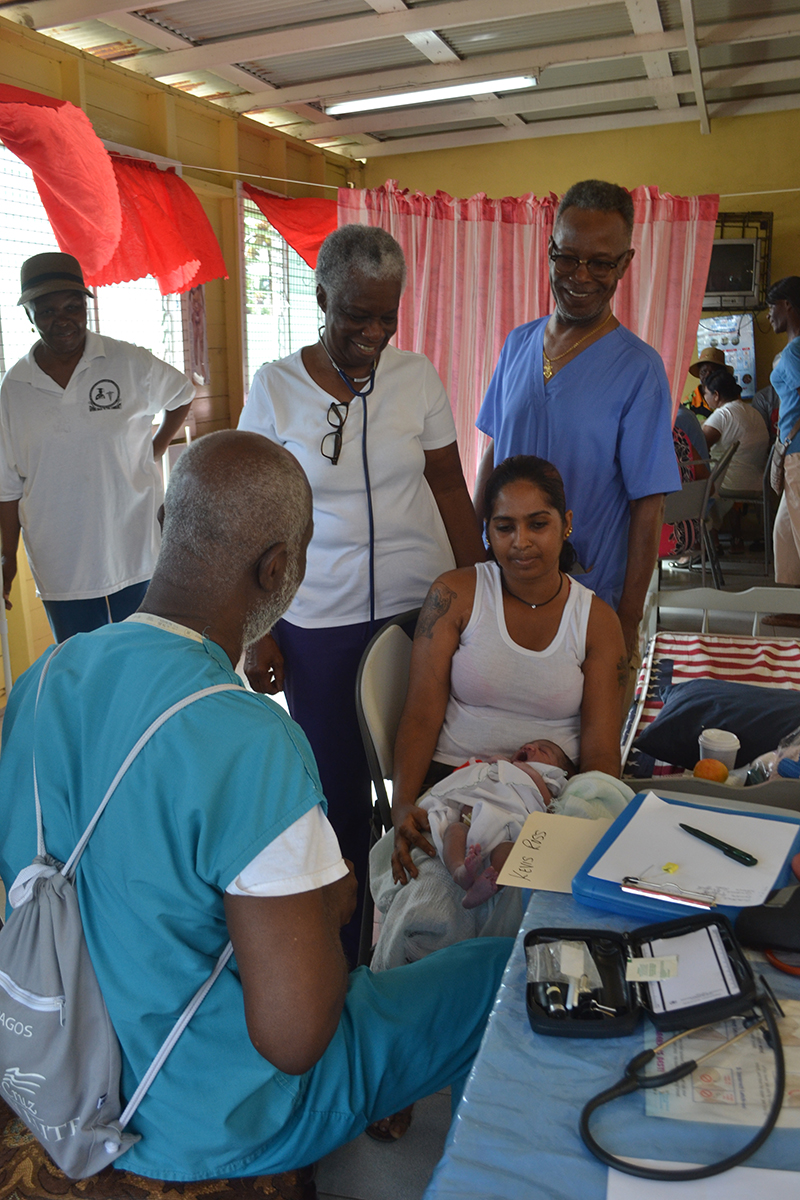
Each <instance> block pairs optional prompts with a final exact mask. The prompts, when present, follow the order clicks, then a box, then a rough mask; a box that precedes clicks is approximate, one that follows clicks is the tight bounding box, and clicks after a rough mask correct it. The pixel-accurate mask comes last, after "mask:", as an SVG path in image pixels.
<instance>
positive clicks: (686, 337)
mask: <svg viewBox="0 0 800 1200" xmlns="http://www.w3.org/2000/svg"><path fill="white" fill-rule="evenodd" d="M631 194H632V196H633V201H634V211H635V225H634V236H633V244H634V246H635V247H636V255H635V257H634V260H633V265H632V266H631V269H630V270H629V271H628V274H627V275H626V277H625V279H623V281H622V283H621V284H620V287H619V289H618V291H617V295H616V297H615V300H614V311H615V313H616V315H617V316H618V317H619V319H620V320H621V321H622V322H623V323H624V324H625V325H627V326H628V328H629V329H631V330H632V331H633V332H634V333H636V334H638V336H639V337H641V338H643V339H644V340H645V341H647V342H649V343H650V344H651V345H653V346H655V348H656V349H657V350H658V351H659V352H660V353H661V355H662V357H663V359H664V362H665V365H666V368H667V376H668V378H669V381H670V387H671V389H672V396H673V401H674V403H675V405H676V406H677V402H678V398H679V396H680V393H681V390H682V387H683V382H684V379H685V378H686V369H687V367H688V365H689V361H690V356H691V353H692V349H693V347H694V341H695V335H696V330H697V324H698V321H699V319H700V312H701V306H702V298H703V293H704V291H705V281H706V278H707V275H708V265H709V261H710V257H711V243H712V241H713V237H714V221H715V218H716V214H717V207H718V197H716V196H700V197H690V198H688V199H681V198H677V197H673V196H662V195H660V193H659V192H658V190H657V189H656V188H646V187H640V188H636V189H635V190H634V191H633V192H632V193H631ZM557 207H558V198H557V197H556V196H555V195H554V194H553V193H552V192H551V193H550V194H549V195H547V196H545V197H544V198H543V199H541V200H539V199H537V198H536V196H534V195H532V194H528V195H526V196H520V197H518V198H514V197H506V198H505V199H502V200H489V199H488V198H487V197H486V196H485V195H483V194H479V195H477V196H473V197H472V198H471V199H469V200H454V199H453V198H452V197H451V196H448V195H446V194H445V193H444V192H437V193H436V195H435V196H426V195H424V194H423V193H421V192H417V193H415V194H413V195H412V194H410V193H409V192H408V191H404V190H402V189H400V188H398V186H397V184H396V183H395V182H394V181H392V180H390V181H388V182H387V183H386V184H384V185H383V186H382V187H379V188H373V189H370V190H364V191H358V190H354V189H345V188H342V189H341V190H340V191H339V224H340V225H345V224H348V223H349V222H356V223H360V224H365V225H380V226H381V227H382V228H383V229H387V230H388V231H389V232H390V233H391V234H392V235H393V236H394V237H396V238H397V240H398V242H399V243H400V245H401V246H402V247H403V250H404V252H405V255H406V259H407V262H408V276H409V278H408V285H407V287H406V292H405V295H404V297H403V303H402V305H401V308H400V324H399V327H398V331H397V339H396V340H397V345H398V346H399V347H400V348H401V349H404V350H416V351H418V352H419V353H421V354H426V355H427V356H428V358H430V360H431V361H432V363H433V364H434V366H435V367H436V369H437V371H438V372H439V374H440V376H441V378H442V380H443V382H444V385H445V387H446V388H447V390H448V393H449V395H450V400H451V403H452V405H453V412H454V415H455V421H456V432H457V436H458V444H459V448H460V450H461V459H462V462H463V464H464V473H465V475H466V477H467V482H468V484H469V486H470V487H471V486H472V484H473V481H474V478H475V473H476V471H477V467H478V463H479V461H480V458H481V455H482V453H483V449H484V446H485V441H486V439H485V438H484V437H483V435H482V434H480V433H479V432H478V430H477V429H476V428H475V418H476V416H477V414H478V409H479V407H480V404H481V401H482V399H483V396H484V393H485V391H486V388H487V386H488V384H489V380H490V379H491V377H492V372H493V371H494V368H495V365H496V363H497V359H498V356H499V354H500V350H501V348H502V346H503V342H504V341H505V338H506V337H507V335H508V334H509V333H510V331H511V330H512V329H513V328H514V327H515V326H517V325H521V324H523V323H524V322H526V321H532V320H534V319H535V318H536V317H541V316H544V315H545V314H546V313H548V312H550V310H551V297H550V287H549V282H548V260H547V241H548V238H549V236H550V233H551V231H552V228H553V221H554V218H555V212H556V209H557Z"/></svg>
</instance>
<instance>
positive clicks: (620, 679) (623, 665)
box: [617, 654, 628, 691]
mask: <svg viewBox="0 0 800 1200" xmlns="http://www.w3.org/2000/svg"><path fill="white" fill-rule="evenodd" d="M627 683H628V660H627V658H626V657H625V655H624V654H623V656H622V658H621V659H620V660H619V662H618V663H617V684H618V685H619V689H620V691H622V690H623V689H624V688H625V687H626V685H627Z"/></svg>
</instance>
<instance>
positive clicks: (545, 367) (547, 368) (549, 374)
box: [326, 309, 614, 603]
mask: <svg viewBox="0 0 800 1200" xmlns="http://www.w3.org/2000/svg"><path fill="white" fill-rule="evenodd" d="M613 315H614V314H613V313H612V311H611V309H609V310H608V316H607V317H606V319H605V321H603V324H602V325H598V326H596V328H594V329H590V330H589V332H588V333H585V334H584V335H583V337H582V338H578V341H577V342H573V343H572V345H571V346H570V347H569V348H568V349H567V350H565V351H564V353H563V354H555V355H553V357H552V358H548V357H547V354H546V352H545V348H544V338H542V359H543V363H542V374H543V375H544V381H545V383H547V382H548V380H550V379H552V378H553V375H554V371H553V363H557V362H561V359H562V358H566V357H567V355H568V354H571V353H572V351H573V350H577V349H578V346H581V345H583V343H584V342H585V341H587V340H588V339H589V338H590V337H592V335H593V334H595V333H599V332H600V330H601V329H602V328H603V325H607V324H608V322H609V321H610V320H611V318H612V317H613ZM326 353H327V351H326ZM329 357H330V356H329ZM523 603H524V602H523Z"/></svg>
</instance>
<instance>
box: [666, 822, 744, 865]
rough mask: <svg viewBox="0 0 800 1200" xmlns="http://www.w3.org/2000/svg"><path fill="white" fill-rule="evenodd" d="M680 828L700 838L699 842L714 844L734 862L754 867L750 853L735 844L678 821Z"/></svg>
mask: <svg viewBox="0 0 800 1200" xmlns="http://www.w3.org/2000/svg"><path fill="white" fill-rule="evenodd" d="M679 825H680V827H681V829H685V830H686V832H687V833H690V834H691V835H692V837H696V838H700V841H701V842H708V844H709V846H716V848H717V849H718V850H721V851H722V853H723V854H726V855H727V856H728V858H733V859H735V860H736V862H738V863H741V864H742V866H743V867H754V866H755V865H756V863H757V862H758V859H757V858H754V857H753V855H752V854H748V852H747V851H746V850H737V848H736V847H735V846H730V845H728V843H727V842H723V841H720V839H719V838H715V837H712V835H711V834H710V833H703V831H702V829H693V828H692V826H691V825H684V824H683V823H682V822H679Z"/></svg>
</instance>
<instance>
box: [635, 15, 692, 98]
mask: <svg viewBox="0 0 800 1200" xmlns="http://www.w3.org/2000/svg"><path fill="white" fill-rule="evenodd" d="M625 7H626V8H627V10H628V17H629V19H630V23H631V28H632V29H633V32H634V33H663V32H664V26H663V24H662V22H661V13H660V12H659V8H658V0H625ZM642 62H643V63H644V69H645V71H646V72H647V78H648V79H669V77H670V76H671V75H672V64H671V63H670V61H669V54H668V53H667V51H666V50H658V51H656V52H655V53H651V54H643V55H642ZM656 104H657V105H658V107H659V108H678V107H679V103H678V97H677V96H675V95H659V96H657V97H656Z"/></svg>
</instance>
